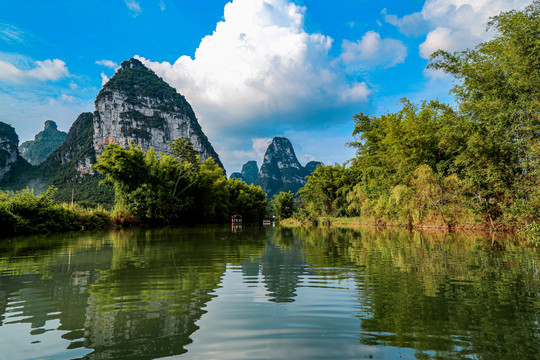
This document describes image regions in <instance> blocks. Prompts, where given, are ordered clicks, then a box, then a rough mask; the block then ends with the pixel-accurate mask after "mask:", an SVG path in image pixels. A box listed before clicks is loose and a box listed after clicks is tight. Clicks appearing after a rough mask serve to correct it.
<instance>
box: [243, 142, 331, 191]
mask: <svg viewBox="0 0 540 360" xmlns="http://www.w3.org/2000/svg"><path fill="white" fill-rule="evenodd" d="M318 164H320V163H319V162H316V161H312V162H310V163H308V164H307V165H306V167H303V166H302V165H301V164H300V162H299V161H298V158H297V157H296V154H295V152H294V148H293V146H292V144H291V142H290V141H289V140H288V139H287V138H284V137H275V138H274V139H273V140H272V143H271V144H270V145H269V146H268V148H267V149H266V153H265V154H264V160H263V164H262V166H261V170H260V171H259V175H258V178H257V180H256V181H255V183H254V184H255V185H259V186H261V187H262V189H263V190H264V192H265V193H266V196H267V197H272V196H274V195H275V194H277V193H279V192H281V191H291V192H292V193H296V192H297V191H298V190H299V189H300V188H301V187H302V186H304V185H305V184H306V179H305V177H306V176H307V175H311V174H312V173H313V171H314V170H315V168H316V167H317V165H318Z"/></svg>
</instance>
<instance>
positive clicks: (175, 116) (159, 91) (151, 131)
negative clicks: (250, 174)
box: [93, 59, 223, 167]
mask: <svg viewBox="0 0 540 360" xmlns="http://www.w3.org/2000/svg"><path fill="white" fill-rule="evenodd" d="M95 105H96V111H95V112H94V115H93V125H94V134H93V148H94V151H95V152H96V154H97V155H99V154H101V153H102V152H103V149H104V147H105V146H106V145H108V144H110V143H113V142H114V143H115V144H118V145H121V146H123V147H129V146H130V142H133V144H134V145H136V146H140V147H141V149H143V150H148V149H149V148H150V147H153V148H154V149H156V150H157V151H162V152H164V153H166V152H167V149H168V146H169V141H170V140H172V139H176V138H179V137H182V136H186V137H189V138H190V139H191V142H192V144H193V147H194V148H195V150H197V151H198V152H199V153H200V155H201V159H202V160H203V161H204V160H206V159H208V158H210V157H212V158H213V159H214V161H215V162H216V163H217V164H219V165H220V166H221V167H223V165H222V163H221V161H220V160H219V157H218V155H217V153H216V152H215V151H214V148H213V147H212V145H211V144H210V142H209V141H208V138H207V137H206V135H205V134H204V133H203V132H202V129H201V127H200V125H199V123H198V121H197V118H196V117H195V113H194V112H193V109H192V108H191V106H190V105H189V103H188V102H187V101H186V99H185V98H184V97H183V96H182V95H180V94H178V93H177V92H176V90H175V89H174V88H172V87H171V86H169V85H168V84H167V83H166V82H165V81H163V80H162V79H161V78H160V77H159V76H157V75H156V74H155V73H154V72H153V71H152V70H150V69H148V68H147V67H145V66H144V65H143V64H142V63H141V62H140V61H139V60H137V59H130V60H128V61H124V62H122V65H121V67H120V69H119V70H118V71H117V72H116V74H115V75H114V76H113V77H112V78H111V79H110V80H109V81H108V82H107V83H106V84H105V86H104V87H103V88H102V89H101V91H100V92H99V94H98V96H97V98H96V102H95Z"/></svg>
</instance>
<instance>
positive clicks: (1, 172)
mask: <svg viewBox="0 0 540 360" xmlns="http://www.w3.org/2000/svg"><path fill="white" fill-rule="evenodd" d="M18 145H19V137H18V136H17V133H15V129H14V128H13V127H11V125H8V124H6V123H3V122H1V121H0V179H2V178H3V177H4V176H5V175H6V174H8V173H9V172H10V171H12V169H13V168H14V167H15V166H16V164H17V163H18V162H19V158H20V156H19V150H18Z"/></svg>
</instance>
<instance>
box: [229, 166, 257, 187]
mask: <svg viewBox="0 0 540 360" xmlns="http://www.w3.org/2000/svg"><path fill="white" fill-rule="evenodd" d="M258 176H259V167H258V166H257V162H256V161H254V160H251V161H248V162H247V163H245V164H244V166H242V172H235V173H232V174H231V177H230V178H231V179H238V180H242V181H243V182H245V183H247V184H250V185H251V184H253V183H254V182H255V180H257V177H258Z"/></svg>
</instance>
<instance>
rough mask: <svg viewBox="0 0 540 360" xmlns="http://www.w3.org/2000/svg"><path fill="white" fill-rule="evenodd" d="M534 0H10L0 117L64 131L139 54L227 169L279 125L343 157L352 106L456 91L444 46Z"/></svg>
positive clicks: (317, 154)
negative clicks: (179, 99)
mask: <svg viewBox="0 0 540 360" xmlns="http://www.w3.org/2000/svg"><path fill="white" fill-rule="evenodd" d="M529 3H530V1H524V0H408V1H403V0H380V1H371V0H334V1H328V0H292V1H290V0H197V1H193V0H189V1H187V0H106V1H105V0H93V1H87V0H62V1H61V0H50V1H37V0H18V1H16V0H2V1H0V121H3V122H6V123H8V124H11V125H12V126H13V127H14V128H15V130H16V131H17V133H18V135H19V139H20V141H21V142H22V141H25V140H31V139H32V138H33V137H34V135H35V134H36V133H37V132H39V131H40V130H41V129H43V123H44V122H45V120H49V119H50V120H54V121H55V122H56V123H57V124H58V127H59V129H60V130H64V131H68V129H69V127H70V126H71V124H72V123H73V121H74V120H75V119H76V117H77V115H78V114H80V113H81V112H84V111H93V110H94V100H95V97H96V95H97V93H98V92H99V89H100V88H101V86H102V85H103V84H104V83H105V82H106V81H107V79H108V78H110V77H111V76H113V75H114V72H115V70H116V69H117V67H118V65H119V64H120V63H121V62H122V61H124V60H128V59H130V58H131V57H136V58H138V59H140V60H141V61H143V63H144V64H145V65H147V66H148V67H149V68H151V69H152V70H154V72H156V74H158V75H159V76H160V77H162V78H163V79H164V80H165V81H167V82H168V83H169V84H170V85H171V86H173V87H175V88H176V89H177V91H178V92H179V93H180V94H182V95H184V96H185V97H186V99H187V100H188V102H189V103H190V104H191V105H192V107H193V109H194V111H195V113H196V115H197V118H198V120H199V122H200V124H201V126H202V128H203V131H204V132H205V133H206V135H207V136H208V138H209V140H210V142H211V143H212V145H213V147H214V149H215V150H216V151H217V153H218V154H219V156H220V159H221V160H222V162H223V163H224V165H225V168H226V170H227V172H228V173H229V174H230V173H231V172H234V171H239V170H240V169H241V167H242V164H244V163H245V162H246V161H248V160H256V161H257V163H258V165H259V166H261V162H262V157H263V155H264V151H265V150H266V147H267V146H268V144H269V142H270V140H271V139H272V138H273V137H275V136H285V137H287V138H289V139H290V140H291V142H292V143H293V145H294V148H295V150H296V153H297V156H298V159H299V160H300V162H301V163H302V164H304V165H305V164H306V163H307V162H308V161H311V160H318V161H322V162H323V163H325V164H334V163H340V164H341V163H344V162H346V161H347V160H349V159H351V158H352V157H353V156H354V149H352V148H350V147H348V146H347V145H346V144H347V142H349V141H351V140H352V131H353V128H354V121H353V115H355V114H359V113H364V114H367V115H372V116H377V115H381V114H384V113H387V112H395V111H397V110H399V109H400V102H399V100H400V99H401V98H403V97H406V98H408V99H409V100H411V101H413V102H415V103H419V102H420V101H422V100H432V99H439V100H441V101H446V102H452V98H451V96H450V95H449V90H450V89H451V87H452V84H453V79H452V78H450V77H448V76H447V75H445V74H442V73H439V72H434V71H431V70H426V65H427V64H428V63H429V57H430V54H431V53H432V52H434V51H435V50H437V49H443V50H447V51H461V50H465V49H466V48H471V47H474V46H475V45H477V44H479V43H480V42H483V41H487V40H489V39H491V38H493V36H494V35H495V34H494V33H493V32H492V31H490V30H487V28H486V24H487V22H488V20H489V18H490V17H491V16H494V15H497V14H498V13H500V12H501V11H508V10H511V9H518V10H521V9H523V8H524V7H525V6H527V5H528V4H529Z"/></svg>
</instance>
